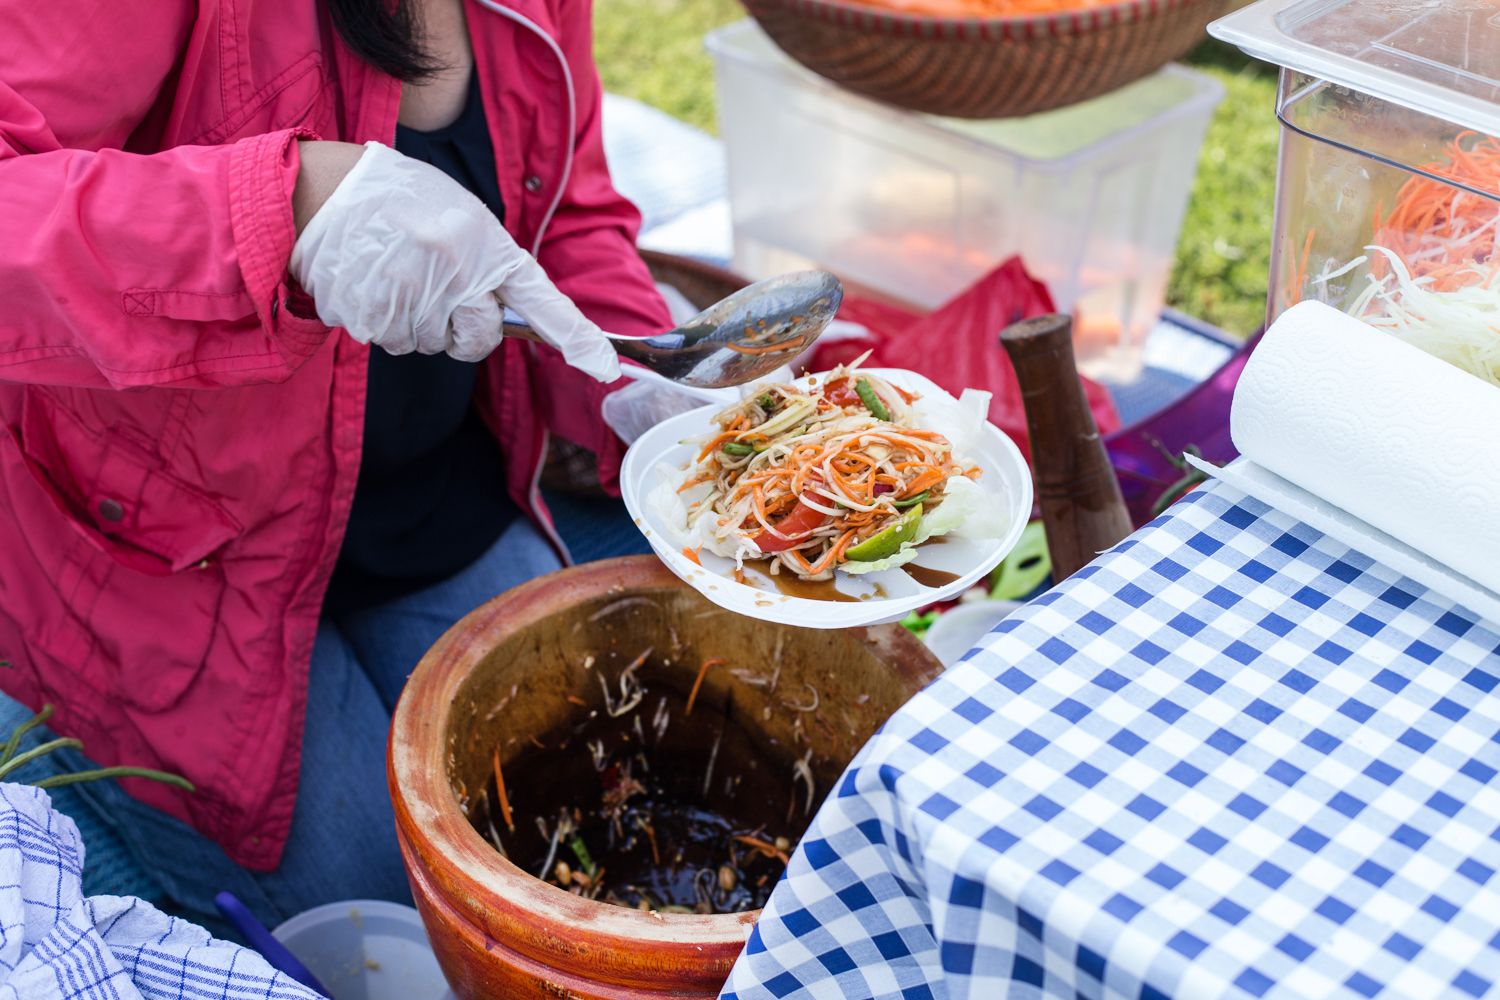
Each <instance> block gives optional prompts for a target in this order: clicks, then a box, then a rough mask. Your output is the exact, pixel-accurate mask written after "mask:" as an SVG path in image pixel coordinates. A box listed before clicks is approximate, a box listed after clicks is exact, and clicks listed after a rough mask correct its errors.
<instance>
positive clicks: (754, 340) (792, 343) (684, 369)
mask: <svg viewBox="0 0 1500 1000" xmlns="http://www.w3.org/2000/svg"><path fill="white" fill-rule="evenodd" d="M843 298H844V286H843V285H842V284H841V283H840V282H839V279H838V278H836V277H834V276H833V275H831V274H829V273H828V272H827V271H797V272H794V273H792V274H783V275H780V276H778V277H775V278H767V279H766V280H765V281H757V282H756V283H755V284H753V285H747V286H746V287H744V288H742V289H740V290H739V291H737V292H735V293H734V294H733V295H731V296H729V297H728V298H726V299H723V300H721V301H720V302H718V303H717V304H716V305H712V306H710V307H708V308H707V309H705V310H703V311H702V312H701V313H699V314H698V315H696V316H694V317H693V318H692V319H690V320H688V321H687V322H686V323H683V324H682V325H681V326H679V327H677V328H676V329H674V330H669V331H667V332H666V333H662V334H658V335H656V336H654V337H645V338H637V337H620V336H615V335H613V334H606V336H608V337H609V338H610V340H611V341H613V342H614V345H615V350H616V351H618V352H619V353H620V357H622V358H629V359H630V360H632V361H635V362H638V363H640V364H641V365H643V366H645V367H646V368H649V369H651V370H652V371H654V372H655V373H656V374H658V375H661V376H662V377H664V378H667V379H670V380H671V381H673V382H678V383H681V384H683V385H688V386H694V387H696V388H699V389H723V388H727V387H730V386H736V385H743V384H745V383H746V382H753V381H755V380H756V379H758V378H760V377H761V376H763V375H766V374H769V373H770V372H773V371H775V370H776V369H777V368H780V367H781V366H782V365H784V364H786V363H787V362H789V361H791V360H793V359H794V358H796V357H797V355H799V354H801V353H802V352H803V351H805V350H807V349H808V348H809V347H811V346H812V343H813V341H815V340H817V339H818V335H819V334H821V333H822V332H823V329H824V328H825V327H826V326H828V322H829V321H830V320H832V319H833V315H834V313H836V312H838V308H839V303H840V302H841V301H843ZM516 319H517V318H516V317H515V315H514V314H513V313H510V312H507V313H506V316H505V335H506V336H507V337H520V338H522V339H523V340H532V341H536V342H538V343H540V342H541V338H540V337H538V336H537V335H536V333H535V332H534V331H533V330H532V329H531V328H530V327H528V326H526V325H525V324H524V322H519V321H515V322H513V320H516ZM627 374H629V372H628V371H627Z"/></svg>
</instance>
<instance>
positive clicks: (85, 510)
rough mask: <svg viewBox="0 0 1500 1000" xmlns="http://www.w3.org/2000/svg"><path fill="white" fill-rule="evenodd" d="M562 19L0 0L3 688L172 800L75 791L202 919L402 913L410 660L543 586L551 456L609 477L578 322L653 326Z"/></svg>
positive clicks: (552, 544) (596, 369)
mask: <svg viewBox="0 0 1500 1000" xmlns="http://www.w3.org/2000/svg"><path fill="white" fill-rule="evenodd" d="M589 20H590V10H589V6H588V2H587V0H499V2H497V0H401V2H398V3H392V2H384V0H274V2H272V0H165V2H164V0H111V2H102V0H94V2H88V3H81V4H80V3H71V4H50V3H41V4H38V3H32V2H27V0H0V25H3V26H4V28H3V31H0V206H3V208H0V302H3V303H4V310H3V312H0V660H7V661H9V667H8V669H5V670H4V671H0V686H3V687H4V690H5V691H6V692H7V693H8V694H9V695H11V696H12V697H14V698H17V699H19V700H21V701H23V702H25V703H26V704H28V705H30V706H32V707H36V706H39V705H40V704H41V703H42V702H44V701H52V702H55V703H57V704H58V706H59V707H58V712H57V715H56V718H55V721H54V723H53V726H54V728H55V729H57V730H58V731H60V732H62V733H65V734H69V735H77V736H79V737H81V738H82V739H83V740H84V741H85V742H86V744H87V747H88V750H89V753H90V756H91V757H94V758H96V759H98V760H99V761H101V762H103V763H111V764H112V763H119V762H128V763H133V764H139V765H145V766H152V767H158V768H164V769H167V770H171V771H176V772H179V773H181V774H184V775H186V776H187V777H188V778H190V779H191V780H192V781H193V782H194V784H195V785H196V786H197V789H198V790H197V792H196V794H192V795H188V794H181V793H178V792H175V791H172V790H168V789H165V788H163V787H160V786H154V785H145V784H136V785H133V786H130V787H129V788H128V790H129V791H130V792H131V793H133V795H134V796H137V797H131V796H127V795H125V794H124V793H123V792H121V791H120V789H119V788H117V787H115V786H113V785H110V786H108V787H98V788H96V789H94V790H93V791H91V792H90V793H89V794H90V795H91V797H92V801H93V803H94V804H95V805H96V806H97V807H98V808H99V809H100V810H101V811H102V812H104V813H105V814H107V815H108V816H109V817H110V818H111V821H112V822H113V823H115V825H116V828H117V830H118V831H119V833H120V835H121V836H122V837H123V838H124V840H125V841H126V843H127V844H128V845H129V846H130V847H131V849H132V851H133V853H134V854H135V855H136V857H137V858H138V859H139V860H140V861H141V863H142V864H143V865H145V866H147V867H148V869H149V870H150V871H152V872H153V873H154V874H155V875H156V876H158V877H159V878H160V880H161V881H162V884H163V886H164V888H165V890H166V892H167V894H168V895H169V896H170V897H171V898H172V899H173V900H175V901H176V902H177V903H178V904H179V905H180V906H181V907H183V908H185V909H187V910H189V911H191V912H193V913H195V914H198V915H202V914H207V913H210V912H211V910H212V905H211V900H212V897H213V894H214V893H215V892H216V891H217V890H219V889H230V890H232V891H234V892H236V893H237V894H239V895H241V896H242V897H243V898H245V899H246V900H247V901H248V902H249V903H251V905H252V906H254V907H255V908H257V909H258V910H259V911H260V912H261V915H262V916H263V917H264V918H265V919H267V920H278V919H280V918H282V917H285V916H287V915H288V914H291V913H293V912H296V911H298V910H300V909H302V908H304V907H306V906H309V905H312V904H314V903H317V902H322V901H327V900H331V899H338V898H347V897H351V896H381V897H389V898H401V897H402V896H403V895H404V894H405V892H406V888H405V880H404V877H403V875H402V872H401V867H400V862H399V858H398V857H397V852H396V847H395V843H394V840H393V837H392V831H391V816H390V806H389V802H388V799H387V795H386V792H385V778H384V766H383V765H384V742H385V734H386V729H387V725H388V722H389V715H390V711H391V708H392V706H393V704H394V701H395V699H396V697H397V695H398V694H399V692H400V689H401V685H402V683H403V681H404V679H405V677H406V675H407V673H408V672H409V671H410V669H411V668H412V666H413V665H414V664H415V663H416V661H417V659H418V658H419V657H420V656H421V654H422V652H423V651H424V650H425V649H426V647H427V646H428V645H429V644H430V643H431V642H432V640H433V639H435V638H436V636H437V635H438V634H440V633H441V632H442V631H443V630H444V629H446V628H447V627H448V626H449V625H450V624H451V623H452V622H453V621H454V620H456V619H457V618H458V617H460V616H462V615H463V614H464V613H466V612H467V611H468V610H470V609H471V608H473V607H474V606H475V605H477V604H479V603H481V602H482V601H484V600H486V599H487V598H489V597H491V596H493V595H494V594H496V593H498V592H499V591H501V590H503V589H505V588H506V587H508V586H511V585H513V584H515V583H518V582H520V581H521V580H524V579H526V578H528V577H530V576H532V575H535V574H538V573H542V572H545V571H547V570H549V569H552V568H554V567H556V566H557V565H559V558H560V548H561V546H560V543H558V542H556V537H555V533H554V532H553V531H552V529H551V526H550V521H549V518H548V515H547V512H546V510H545V508H544V507H543V505H542V503H541V499H540V495H539V491H538V488H537V480H538V474H539V468H540V465H541V461H542V457H543V455H544V453H545V450H546V447H547V442H548V437H549V435H550V434H558V435H561V436H563V437H566V438H568V439H570V440H571V441H573V442H575V443H577V444H580V445H583V446H586V447H588V448H590V449H592V450H593V451H594V452H595V453H596V454H597V455H598V457H599V464H600V469H601V472H602V474H603V476H604V478H605V480H606V485H609V484H610V481H611V480H612V478H613V476H614V474H615V472H616V471H617V467H618V459H619V443H618V442H617V441H616V440H615V439H614V437H613V436H612V435H611V434H610V433H609V431H608V430H607V428H605V427H604V425H603V423H602V421H601V419H600V414H599V404H600V401H601V400H602V398H603V396H604V394H605V393H607V392H608V391H609V388H610V383H612V381H613V379H615V378H616V377H617V374H618V372H617V368H616V366H615V362H614V358H613V353H612V352H611V351H610V349H609V347H608V345H607V344H606V343H605V342H604V341H603V339H602V336H601V334H600V332H599V328H598V326H595V324H599V326H603V327H605V328H608V329H610V330H611V331H613V332H619V333H624V334H637V335H643V334H648V333H652V332H655V331H657V330H660V329H662V328H664V327H665V326H666V325H667V315H666V310H665V307H664V306H663V305H662V303H661V301H660V299H659V298H658V297H657V296H656V294H655V292H654V290H653V288H652V286H651V283H650V280H649V278H648V275H647V273H646V270H645V268H644V266H643V265H642V263H641V261H640V259H639V258H638V257H637V256H636V255H635V253H634V250H633V242H634V235H635V227H636V226H637V224H638V217H637V215H636V213H635V212H634V210H633V209H632V208H631V207H630V206H629V205H628V204H626V203H625V202H624V201H623V200H622V199H621V198H620V196H619V195H618V194H616V193H615V191H614V190H613V188H612V187H611V185H610V181H609V177H608V172H607V169H606V166H605V162H604V153H603V149H602V145H601V138H600V128H599V110H600V91H599V83H598V77H597V74H596V72H595V70H594V67H593V65H592V62H591V57H590V44H591V42H590V26H589ZM533 257H534V258H535V260H534V259H533ZM537 261H540V267H538V265H537V263H536V262H537ZM543 269H545V274H544V273H543ZM548 276H550V278H551V280H550V281H549V280H548ZM553 282H555V283H556V284H555V286H554V284H553ZM502 302H503V303H504V304H506V305H509V306H511V307H513V308H514V309H516V311H518V312H520V313H521V314H522V315H523V316H525V317H526V318H527V319H528V320H529V321H530V322H531V324H532V325H533V327H535V328H536V329H537V330H538V331H539V332H540V333H542V334H543V336H544V337H546V338H547V339H548V340H549V341H550V342H551V343H552V344H553V345H555V348H556V349H553V348H547V347H542V346H539V345H533V344H528V343H521V342H515V341H504V342H502V341H501V340H500V336H499V330H500V303H502ZM575 303H576V306H575ZM580 310H581V312H580ZM585 316H587V317H588V318H587V319H585Z"/></svg>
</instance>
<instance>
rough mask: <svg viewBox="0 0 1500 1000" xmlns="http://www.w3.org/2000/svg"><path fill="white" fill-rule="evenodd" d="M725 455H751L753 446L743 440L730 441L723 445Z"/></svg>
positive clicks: (753, 452) (753, 449) (753, 451)
mask: <svg viewBox="0 0 1500 1000" xmlns="http://www.w3.org/2000/svg"><path fill="white" fill-rule="evenodd" d="M724 453H725V454H726V455H753V454H755V448H754V447H753V446H752V445H748V444H746V443H745V442H743V441H730V442H728V443H726V444H725V445H724Z"/></svg>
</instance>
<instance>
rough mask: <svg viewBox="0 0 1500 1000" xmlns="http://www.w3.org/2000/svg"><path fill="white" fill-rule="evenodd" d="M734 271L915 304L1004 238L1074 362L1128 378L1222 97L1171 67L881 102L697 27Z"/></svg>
mask: <svg viewBox="0 0 1500 1000" xmlns="http://www.w3.org/2000/svg"><path fill="white" fill-rule="evenodd" d="M708 49H709V51H710V52H711V53H712V54H713V57H714V61H715V66H716V72H717V77H718V93H719V124H720V130H721V132H722V134H723V137H724V142H725V146H726V152H727V154H728V162H729V192H730V205H731V211H732V213H733V218H734V250H735V256H734V260H735V266H736V268H737V269H739V270H741V271H743V272H745V273H747V274H750V275H752V276H754V277H764V276H768V275H770V274H774V273H777V272H780V271H785V270H791V269H795V268H798V267H807V266H820V267H826V268H829V269H830V270H833V271H835V272H837V273H838V274H839V275H840V276H842V277H843V278H844V279H845V280H846V281H848V282H850V283H851V284H853V285H855V286H859V287H862V288H864V289H866V290H873V291H875V292H878V293H879V294H882V295H885V296H888V297H890V298H893V299H895V300H898V301H901V302H905V303H909V304H912V305H916V306H919V307H923V308H933V307H936V306H938V305H941V304H942V303H943V302H945V301H946V300H948V299H949V298H952V297H953V296H954V295H956V294H958V293H959V292H962V291H963V290H964V289H965V288H966V287H967V286H968V285H969V284H971V283H972V282H973V281H975V280H977V279H978V278H980V277H982V276H983V275H984V274H985V273H986V272H987V271H988V270H990V269H991V268H992V267H994V266H995V265H996V264H999V263H1000V262H1001V261H1003V260H1004V259H1005V258H1007V257H1009V256H1011V255H1012V254H1020V255H1021V257H1022V259H1023V260H1024V261H1025V262H1026V265H1027V267H1028V269H1029V270H1030V271H1031V273H1032V274H1033V275H1034V276H1036V277H1037V278H1039V279H1041V280H1042V281H1045V282H1046V283H1047V286H1048V288H1049V289H1050V290H1051V292H1052V296H1053V299H1054V300H1055V302H1056V303H1057V306H1058V308H1060V309H1064V310H1071V311H1073V312H1074V313H1075V316H1076V318H1077V322H1076V324H1075V331H1076V336H1077V341H1078V343H1077V356H1078V359H1079V366H1080V368H1082V369H1083V370H1084V371H1085V372H1086V373H1088V374H1090V375H1093V376H1095V377H1101V378H1107V379H1113V380H1120V381H1123V380H1128V379H1130V378H1131V377H1133V376H1134V375H1135V374H1136V373H1137V372H1138V371H1139V369H1140V364H1141V344H1142V342H1143V341H1144V339H1145V336H1146V334H1147V333H1148V332H1149V331H1150V329H1151V328H1152V326H1154V325H1155V323H1156V321H1157V319H1158V318H1159V316H1160V315H1161V308H1162V303H1163V301H1164V298H1165V293H1166V284H1167V275H1168V272H1169V270H1170V268H1171V263H1172V258H1173V253H1174V251H1175V249H1176V244H1177V236H1178V232H1179V230H1180V229H1181V227H1182V218H1183V213H1184V212H1185V211H1186V208H1187V199H1188V194H1189V192H1190V190H1191V188H1192V182H1193V177H1194V174H1195V172H1196V170H1197V164H1198V149H1199V146H1200V145H1201V144H1202V141H1203V133H1204V130H1205V129H1206V128H1207V126H1208V120H1209V118H1210V116H1211V115H1212V113H1213V109H1214V107H1215V106H1216V105H1217V104H1218V102H1219V100H1220V99H1221V98H1222V96H1223V91H1222V88H1221V87H1220V86H1219V85H1218V83H1217V82H1216V81H1214V80H1213V79H1212V78H1211V77H1208V76H1205V75H1203V74H1201V73H1196V72H1194V71H1191V70H1187V69H1184V68H1182V67H1178V66H1171V67H1168V68H1166V69H1164V70H1161V71H1160V72H1158V73H1156V74H1155V75H1153V76H1150V77H1147V78H1146V79H1143V80H1140V81H1137V82H1136V83H1133V84H1130V85H1129V86H1127V87H1124V88H1122V89H1120V90H1118V91H1116V92H1115V93H1113V94H1110V95H1107V96H1105V97H1101V98H1097V99H1095V100H1092V101H1086V102H1084V103H1082V104H1077V105H1074V106H1072V107H1069V108H1064V109H1061V110H1058V111H1052V112H1048V113H1046V114H1040V115H1033V116H1030V117H1026V118H1015V119H1004V120H997V121H988V122H976V121H960V120H955V119H943V118H936V117H933V116H930V115H923V114H916V113H913V112H906V111H899V110H896V109H894V108H889V107H886V106H884V105H881V104H877V103H875V102H873V101H869V100H866V99H864V98H861V97H858V96H856V95H854V94H851V93H848V92H846V91H844V90H841V89H839V88H837V87H835V86H834V85H833V84H831V83H829V82H828V81H826V80H824V79H822V78H821V77H819V76H816V75H814V74H813V73H811V72H809V71H807V70H805V69H803V68H802V67H801V66H798V65H796V64H795V63H793V62H792V61H791V60H790V59H788V58H787V57H786V56H784V55H783V54H782V53H781V52H780V50H778V49H777V48H776V47H775V46H774V45H772V43H771V42H770V41H769V40H768V39H767V38H766V36H765V35H764V34H763V33H762V32H761V31H760V29H759V28H757V27H756V26H755V25H754V24H753V23H752V22H749V21H741V22H739V23H737V24H732V25H729V26H728V27H725V28H722V29H720V30H718V31H715V32H713V33H712V34H710V35H709V36H708Z"/></svg>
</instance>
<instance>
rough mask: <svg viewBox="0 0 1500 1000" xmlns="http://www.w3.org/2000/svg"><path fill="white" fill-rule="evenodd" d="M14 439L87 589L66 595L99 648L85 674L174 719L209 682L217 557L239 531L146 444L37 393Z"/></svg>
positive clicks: (93, 647) (68, 586)
mask: <svg viewBox="0 0 1500 1000" xmlns="http://www.w3.org/2000/svg"><path fill="white" fill-rule="evenodd" d="M10 437H11V444H12V445H14V446H16V447H17V448H18V449H19V456H18V458H19V471H20V472H22V473H24V474H25V475H27V476H29V477H30V487H31V488H32V489H34V490H36V491H38V492H40V493H41V494H43V495H45V496H46V498H47V499H48V500H49V501H50V508H51V513H52V517H53V518H54V519H55V521H54V524H53V526H52V533H53V534H54V535H55V536H60V537H56V540H55V541H50V542H49V543H48V544H50V545H56V546H59V547H62V546H64V545H67V546H68V549H67V551H66V554H65V555H64V556H63V558H62V559H61V560H60V561H59V562H58V564H59V565H63V564H65V565H67V566H68V567H71V572H72V573H74V574H76V577H77V579H76V580H64V581H61V583H62V584H63V586H64V587H65V590H64V591H62V592H63V593H64V594H65V597H66V599H67V601H68V604H69V611H70V613H71V615H72V616H74V617H76V618H77V619H78V621H79V624H80V625H81V626H82V627H83V628H85V629H87V631H88V635H89V637H90V638H91V640H92V641H91V643H90V644H89V653H88V655H87V657H86V662H84V663H80V664H79V669H80V671H81V673H82V674H83V676H84V678H85V679H86V680H87V681H88V682H89V683H90V684H91V685H93V686H95V687H96V688H98V689H100V690H101V691H104V692H107V693H109V694H110V695H112V696H114V697H118V698H121V699H123V700H125V701H127V702H129V703H130V704H132V705H134V706H136V707H138V708H141V709H144V710H146V711H153V712H154V711H161V710H163V709H166V708H168V707H170V706H171V705H173V704H174V703H175V702H177V700H178V699H180V698H181V697H182V695H183V693H184V692H186V690H187V689H188V687H189V685H191V684H192V682H193V681H194V679H196V678H197V676H198V674H199V672H200V671H201V670H202V667H203V662H204V659H205V657H206V655H207V653H208V650H209V646H210V644H211V642H212V640H213V636H214V633H215V631H216V628H217V625H218V620H219V609H220V605H221V603H222V602H223V599H224V592H225V580H224V574H223V570H222V568H221V567H220V566H219V565H218V562H217V560H216V559H215V558H214V556H215V554H216V553H217V552H218V550H219V549H221V548H222V547H223V546H224V545H225V544H226V543H227V542H228V541H230V540H231V539H232V538H235V537H236V536H238V535H239V534H240V527H239V525H238V524H237V523H236V522H235V521H234V519H233V518H232V517H230V516H229V514H228V513H227V512H225V511H224V510H223V508H222V507H220V506H219V505H218V504H217V503H215V502H214V501H213V499H212V498H210V497H209V496H208V495H206V494H205V493H203V492H202V491H201V490H198V489H196V488H194V487H193V486H191V485H189V484H187V483H185V482H183V481H181V480H179V479H177V478H176V477H175V476H172V475H171V474H169V473H168V472H166V471H165V470H164V469H162V468H161V467H160V462H159V460H158V459H156V458H155V456H153V455H152V454H151V452H149V451H148V450H147V449H145V448H144V447H142V446H141V445H140V444H139V443H138V442H136V441H134V440H132V439H131V438H129V437H128V436H127V435H125V434H124V433H123V432H121V431H119V430H118V429H112V430H105V431H99V430H96V429H94V428H91V427H89V426H87V425H86V424H85V423H84V422H83V421H81V420H80V419H79V418H78V417H77V416H76V415H74V414H72V413H71V412H70V411H69V410H68V409H67V408H66V407H64V406H63V405H61V404H60V403H58V402H57V401H56V400H54V399H52V398H51V397H50V396H47V395H44V391H43V390H38V389H36V388H32V389H30V390H28V392H27V393H26V400H25V405H24V406H23V409H22V416H21V433H20V436H19V439H16V437H15V435H13V434H11V435H10ZM9 466H10V467H9V468H8V469H7V476H9V475H11V474H12V471H13V470H16V469H17V464H16V462H15V461H12V462H11V463H9ZM39 527H41V530H46V529H45V526H39ZM27 530H28V531H34V530H38V528H36V527H30V526H28V527H27ZM64 538H67V539H69V540H70V543H68V542H64V541H63V539H64ZM60 551H62V550H61V549H60ZM57 582H58V581H54V583H57ZM54 655H56V654H55V653H54Z"/></svg>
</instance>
